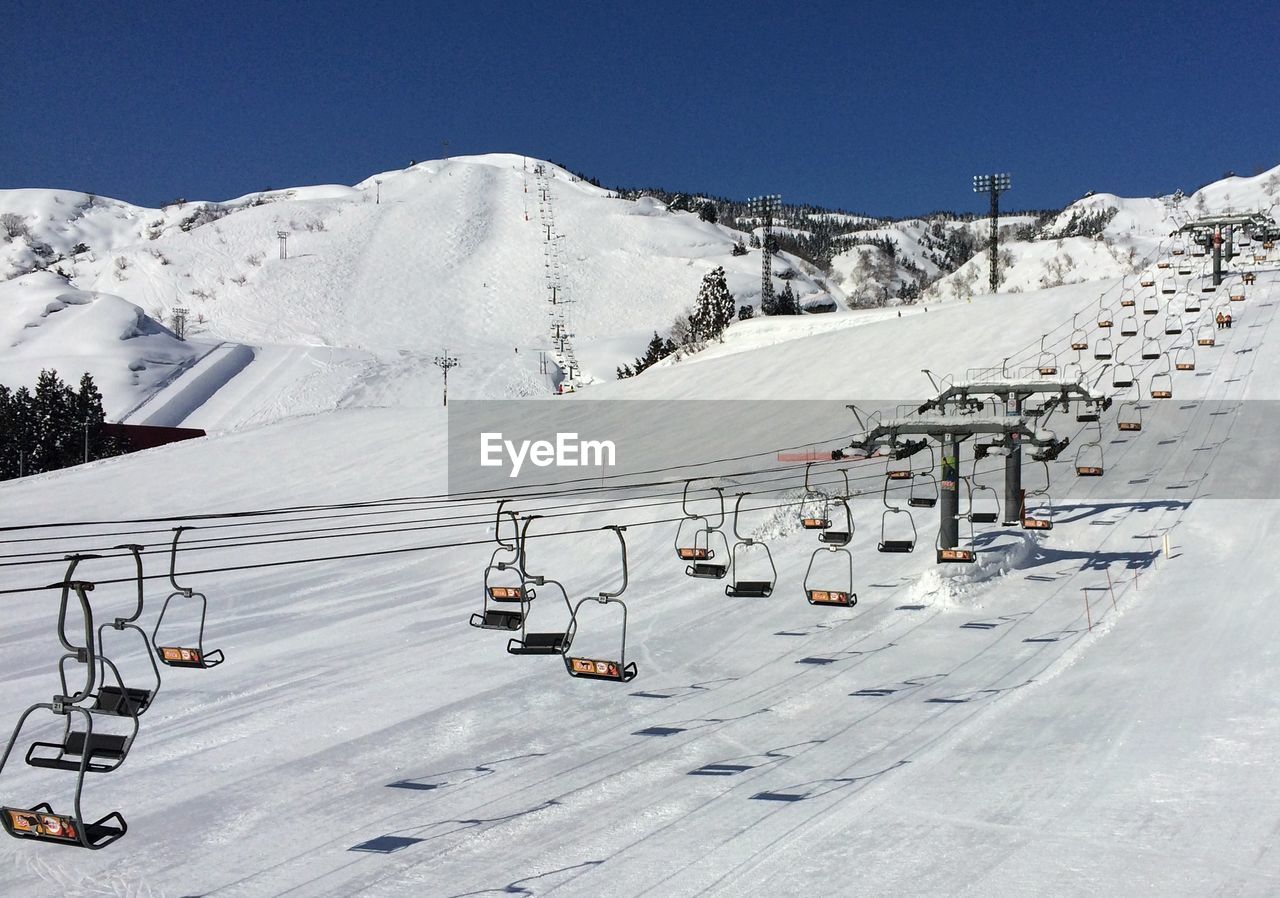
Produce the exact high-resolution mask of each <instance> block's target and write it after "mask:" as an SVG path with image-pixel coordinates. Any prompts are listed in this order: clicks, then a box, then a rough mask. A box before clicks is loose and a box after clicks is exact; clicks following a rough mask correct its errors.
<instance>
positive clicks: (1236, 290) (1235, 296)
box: [1227, 284, 1244, 302]
mask: <svg viewBox="0 0 1280 898" xmlns="http://www.w3.org/2000/svg"><path fill="white" fill-rule="evenodd" d="M1227 299H1229V300H1231V301H1232V302H1244V285H1243V284H1235V285H1233V286H1232V287H1230V288H1228V289H1227Z"/></svg>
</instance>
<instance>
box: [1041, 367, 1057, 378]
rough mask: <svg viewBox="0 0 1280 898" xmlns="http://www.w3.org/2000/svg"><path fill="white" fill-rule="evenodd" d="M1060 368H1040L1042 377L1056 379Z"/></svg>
mask: <svg viewBox="0 0 1280 898" xmlns="http://www.w3.org/2000/svg"><path fill="white" fill-rule="evenodd" d="M1057 374H1058V368H1057V366H1056V365H1044V366H1042V367H1041V368H1040V376H1041V377H1056V376H1057Z"/></svg>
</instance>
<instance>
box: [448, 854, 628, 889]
mask: <svg viewBox="0 0 1280 898" xmlns="http://www.w3.org/2000/svg"><path fill="white" fill-rule="evenodd" d="M603 863H604V861H583V862H582V863H580V864H574V865H572V866H570V867H558V868H556V869H555V870H548V871H547V872H546V873H535V874H533V875H531V876H524V877H521V878H520V879H513V880H512V881H511V882H509V883H507V884H506V885H505V886H502V887H501V888H495V889H481V890H480V891H478V892H459V893H458V894H456V895H450V896H449V898H478V896H480V895H525V896H530V898H531V896H533V895H537V894H539V892H535V891H534V890H533V889H531V888H529V887H527V886H526V885H524V883H532V882H535V881H536V882H538V883H539V886H546V887H548V889H549V890H555V889H558V888H560V887H561V886H563V885H565V884H566V883H567V882H569V881H570V880H572V879H575V878H577V877H578V876H581V875H582V874H583V873H585V872H587V871H586V870H585V869H583V868H584V867H585V868H588V869H590V868H594V867H598V866H600V865H601V864H603ZM573 870H579V871H581V872H579V873H575V874H574V875H573V876H571V877H568V878H567V879H564V880H561V881H559V882H555V883H550V882H547V880H548V879H550V878H551V877H553V876H557V875H559V874H562V873H569V872H571V871H573ZM542 894H546V892H542Z"/></svg>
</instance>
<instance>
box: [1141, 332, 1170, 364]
mask: <svg viewBox="0 0 1280 898" xmlns="http://www.w3.org/2000/svg"><path fill="white" fill-rule="evenodd" d="M1162 355H1164V349H1163V347H1161V346H1160V341H1159V340H1158V339H1156V338H1155V337H1153V336H1151V335H1150V334H1148V333H1146V332H1145V330H1144V332H1143V335H1142V350H1141V351H1140V352H1139V353H1138V356H1139V358H1141V359H1142V360H1143V361H1144V362H1150V361H1154V360H1155V359H1158V358H1160V356H1162Z"/></svg>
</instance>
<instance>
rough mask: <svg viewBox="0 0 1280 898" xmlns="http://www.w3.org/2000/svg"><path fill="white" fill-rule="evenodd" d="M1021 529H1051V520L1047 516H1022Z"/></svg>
mask: <svg viewBox="0 0 1280 898" xmlns="http://www.w3.org/2000/svg"><path fill="white" fill-rule="evenodd" d="M1022 529H1023V530H1052V529H1053V521H1050V520H1049V519H1047V518H1023V519H1022Z"/></svg>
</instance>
